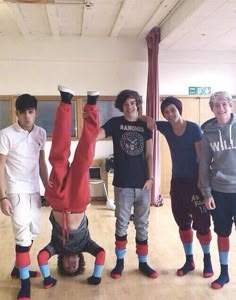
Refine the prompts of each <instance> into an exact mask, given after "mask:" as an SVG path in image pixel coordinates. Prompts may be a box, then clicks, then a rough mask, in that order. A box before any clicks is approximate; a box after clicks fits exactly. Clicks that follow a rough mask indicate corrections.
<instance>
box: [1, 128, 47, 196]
mask: <svg viewBox="0 0 236 300" xmlns="http://www.w3.org/2000/svg"><path fill="white" fill-rule="evenodd" d="M45 143H46V131H45V130H44V129H43V128H41V127H38V126H36V125H34V127H33V130H32V131H31V132H28V131H26V130H24V129H23V128H21V127H20V126H19V124H18V123H15V124H13V125H11V126H9V127H7V128H4V129H2V130H1V131H0V154H3V155H6V156H7V159H6V166H5V172H6V179H7V193H8V194H10V193H37V192H39V153H40V151H41V150H44V146H45Z"/></svg>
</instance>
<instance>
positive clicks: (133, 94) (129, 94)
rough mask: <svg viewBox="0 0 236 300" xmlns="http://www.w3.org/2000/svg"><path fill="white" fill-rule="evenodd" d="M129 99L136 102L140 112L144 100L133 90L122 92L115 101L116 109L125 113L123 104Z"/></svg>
mask: <svg viewBox="0 0 236 300" xmlns="http://www.w3.org/2000/svg"><path fill="white" fill-rule="evenodd" d="M128 98H133V99H135V101H136V105H137V109H138V110H139V108H140V106H141V104H142V99H141V96H140V95H139V93H138V92H136V91H133V90H123V91H121V92H120V93H119V94H118V95H117V97H116V100H115V108H118V109H119V111H121V112H123V104H124V103H125V101H126V100H127V99H128Z"/></svg>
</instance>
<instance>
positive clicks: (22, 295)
mask: <svg viewBox="0 0 236 300" xmlns="http://www.w3.org/2000/svg"><path fill="white" fill-rule="evenodd" d="M17 299H18V300H21V299H24V300H26V299H30V279H29V278H26V279H21V289H20V291H19V293H18V296H17Z"/></svg>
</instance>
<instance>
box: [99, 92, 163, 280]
mask: <svg viewBox="0 0 236 300" xmlns="http://www.w3.org/2000/svg"><path fill="white" fill-rule="evenodd" d="M140 105H141V98H140V96H139V94H138V93H137V92H136V91H133V90H123V91H122V92H120V93H119V94H118V96H117V98H116V101H115V107H116V108H118V109H119V110H120V111H121V112H123V113H124V116H121V117H114V118H111V119H110V120H109V121H107V122H106V123H105V124H104V125H103V126H102V127H101V129H100V132H99V135H98V137H97V140H100V139H103V138H105V137H108V136H111V137H112V139H113V149H114V180H113V185H114V187H115V188H114V192H115V206H116V208H115V216H116V231H115V237H116V242H115V244H116V248H115V252H116V256H117V262H116V266H115V268H114V269H113V270H112V271H111V277H112V278H115V279H117V278H119V277H120V276H121V275H122V271H123V269H124V256H125V252H126V244H127V228H128V225H129V220H130V214H131V208H132V207H134V225H135V229H136V253H137V255H138V260H139V270H140V271H141V272H142V273H144V274H145V275H147V276H149V277H150V278H156V277H157V276H158V274H157V272H156V271H155V270H153V269H152V268H150V267H149V265H148V264H147V255H148V218H149V212H150V189H151V187H152V184H153V180H154V178H153V169H152V132H151V131H150V130H149V129H147V125H146V123H145V122H143V121H141V120H139V119H138V109H139V106H140Z"/></svg>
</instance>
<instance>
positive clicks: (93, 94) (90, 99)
mask: <svg viewBox="0 0 236 300" xmlns="http://www.w3.org/2000/svg"><path fill="white" fill-rule="evenodd" d="M98 97H99V92H98V91H88V92H87V103H88V104H91V105H93V104H96V102H97V99H98Z"/></svg>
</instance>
